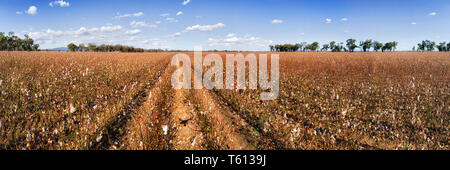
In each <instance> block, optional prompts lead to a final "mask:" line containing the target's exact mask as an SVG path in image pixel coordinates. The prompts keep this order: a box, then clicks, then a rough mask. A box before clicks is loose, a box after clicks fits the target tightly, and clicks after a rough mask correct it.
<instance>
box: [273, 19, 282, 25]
mask: <svg viewBox="0 0 450 170" xmlns="http://www.w3.org/2000/svg"><path fill="white" fill-rule="evenodd" d="M281 23H283V20H279V19H274V20H272V24H281Z"/></svg>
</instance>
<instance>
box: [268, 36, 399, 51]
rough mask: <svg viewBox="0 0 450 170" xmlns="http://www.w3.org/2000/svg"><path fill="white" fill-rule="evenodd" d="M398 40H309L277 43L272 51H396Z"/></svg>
mask: <svg viewBox="0 0 450 170" xmlns="http://www.w3.org/2000/svg"><path fill="white" fill-rule="evenodd" d="M397 46H398V42H396V41H393V42H387V43H381V42H379V41H373V40H371V39H369V40H365V41H360V42H359V44H358V42H357V41H356V40H355V39H348V40H347V41H346V42H345V43H344V42H336V41H331V42H330V43H328V44H323V45H322V46H320V45H319V43H318V42H313V43H311V44H308V43H307V42H302V43H297V44H277V45H270V46H269V47H270V51H277V52H295V51H303V52H305V51H331V52H354V51H355V49H357V48H360V49H361V50H362V51H364V52H369V51H370V50H371V49H373V50H374V51H376V52H378V51H382V52H384V51H395V50H396V49H397Z"/></svg>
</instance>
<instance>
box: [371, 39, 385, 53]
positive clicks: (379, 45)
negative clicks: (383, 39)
mask: <svg viewBox="0 0 450 170" xmlns="http://www.w3.org/2000/svg"><path fill="white" fill-rule="evenodd" d="M372 47H373V50H375V51H376V52H378V51H380V50H381V49H382V48H383V43H380V42H378V41H374V42H373V44H372Z"/></svg>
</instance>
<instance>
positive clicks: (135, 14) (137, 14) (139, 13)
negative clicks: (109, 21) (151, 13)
mask: <svg viewBox="0 0 450 170" xmlns="http://www.w3.org/2000/svg"><path fill="white" fill-rule="evenodd" d="M142 15H144V13H143V12H136V13H134V14H123V15H120V14H119V13H117V16H115V17H114V18H116V19H120V18H127V17H132V16H133V17H140V16H142Z"/></svg>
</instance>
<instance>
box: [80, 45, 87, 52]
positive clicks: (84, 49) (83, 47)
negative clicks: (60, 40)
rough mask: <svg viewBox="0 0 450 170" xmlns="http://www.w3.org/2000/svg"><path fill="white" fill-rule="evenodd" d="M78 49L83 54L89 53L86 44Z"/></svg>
mask: <svg viewBox="0 0 450 170" xmlns="http://www.w3.org/2000/svg"><path fill="white" fill-rule="evenodd" d="M78 48H79V50H80V51H82V52H85V51H88V48H87V47H86V46H85V45H84V44H80V45H78Z"/></svg>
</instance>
